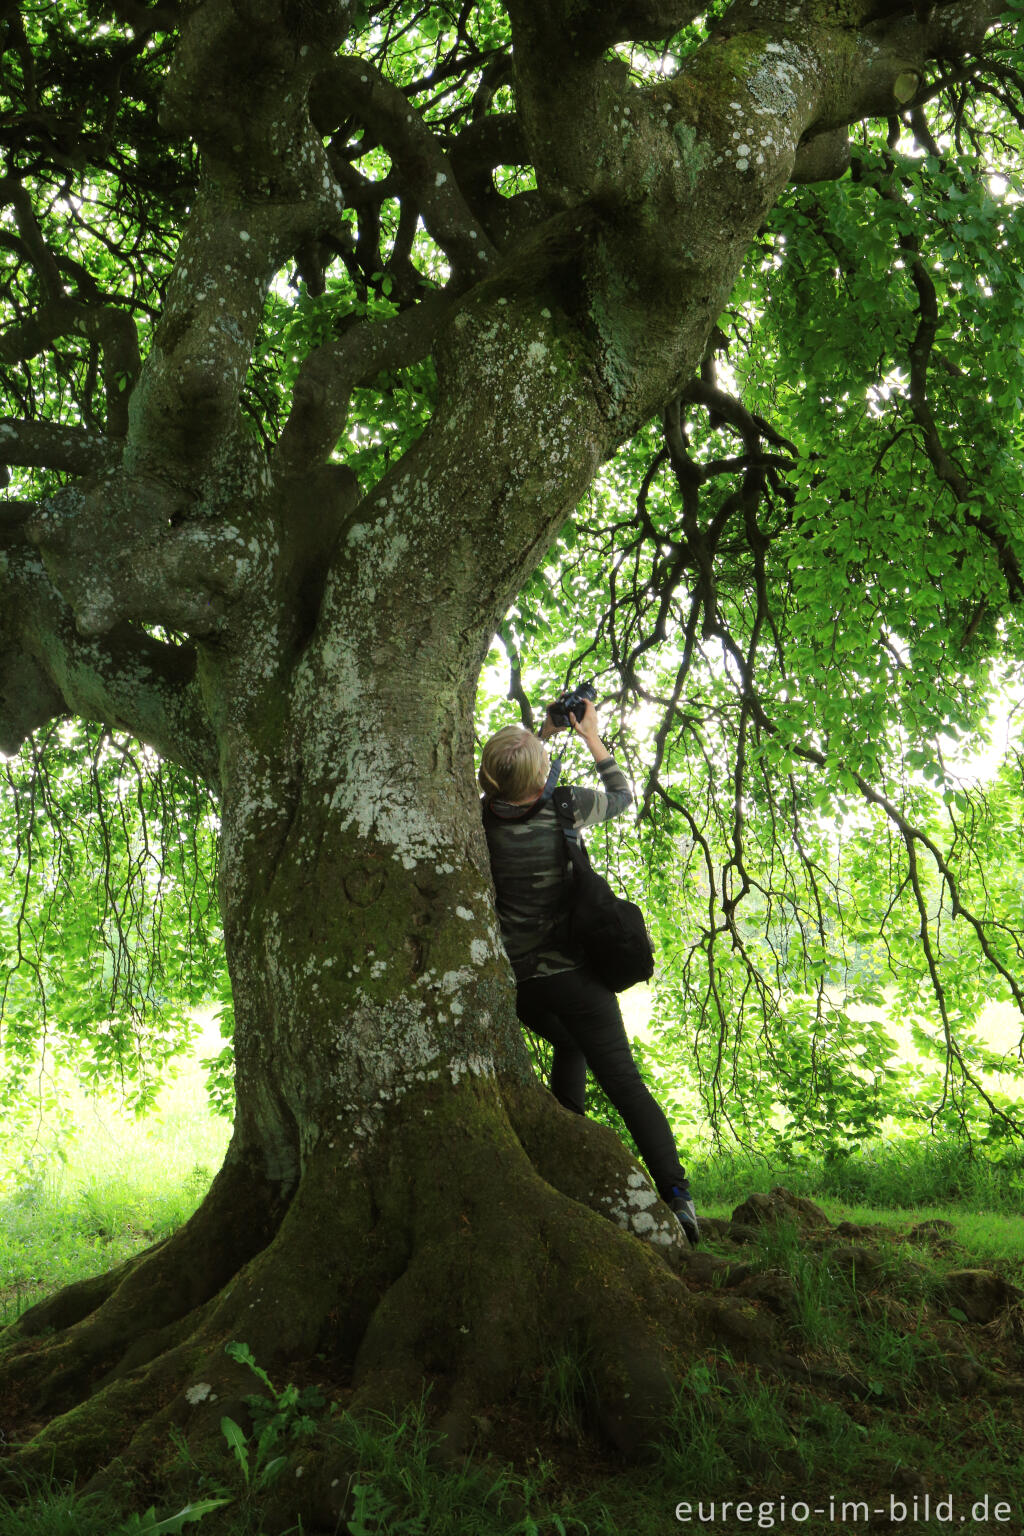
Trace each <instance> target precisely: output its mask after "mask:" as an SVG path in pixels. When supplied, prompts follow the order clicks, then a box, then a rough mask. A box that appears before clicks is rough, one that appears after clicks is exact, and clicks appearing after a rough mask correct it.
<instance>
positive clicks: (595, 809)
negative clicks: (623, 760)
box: [572, 757, 633, 828]
mask: <svg viewBox="0 0 1024 1536" xmlns="http://www.w3.org/2000/svg"><path fill="white" fill-rule="evenodd" d="M596 767H597V771H598V773H599V774H600V775H601V782H602V784H603V785H604V789H603V790H601V789H580V788H579V787H578V786H577V785H575V784H574V785H573V788H572V804H573V813H574V814H573V821H572V824H573V826H574V827H580V828H581V827H596V826H599V825H600V823H601V822H602V821H611V820H613V818H614V817H616V816H621V815H622V813H623V811H627V810H628V809H629V807H630V806H631V805H632V804H633V791H632V790H631V789H630V787H629V782H628V780H627V778H626V775H625V774H624V773H623V771H622V769H621V768H620V767H619V765H618V763H617V762H616V761H615V759H614V758H613V757H606V758H604V759H603V761H602V762H600V763H598V764H597V765H596Z"/></svg>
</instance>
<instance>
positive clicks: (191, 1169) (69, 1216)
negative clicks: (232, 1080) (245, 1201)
mask: <svg viewBox="0 0 1024 1536" xmlns="http://www.w3.org/2000/svg"><path fill="white" fill-rule="evenodd" d="M67 1095H68V1108H69V1110H70V1114H71V1118H72V1120H73V1123H74V1124H75V1125H76V1126H77V1127H78V1130H77V1133H76V1134H75V1136H74V1137H73V1138H71V1139H70V1140H68V1139H66V1138H64V1137H62V1136H61V1134H60V1131H59V1129H58V1128H57V1127H56V1126H55V1125H54V1124H52V1123H47V1122H45V1121H44V1122H43V1124H42V1125H41V1126H40V1128H39V1131H38V1133H37V1135H36V1137H35V1139H34V1141H33V1143H32V1144H31V1146H29V1147H21V1148H13V1149H9V1151H8V1153H7V1156H6V1159H5V1160H3V1161H0V1190H3V1191H5V1193H4V1194H2V1195H0V1326H2V1325H3V1324H4V1323H8V1322H11V1321H12V1320H13V1319H14V1318H15V1317H17V1316H19V1315H20V1313H21V1312H23V1311H24V1310H25V1308H26V1307H28V1306H31V1305H32V1303H33V1302H34V1301H37V1300H39V1299H40V1298H41V1297H42V1296H44V1295H46V1294H47V1293H48V1292H49V1291H53V1290H56V1289H57V1288H58V1287H59V1286H62V1285H66V1284H68V1283H69V1282H70V1281H72V1280H79V1279H83V1278H85V1277H86V1276H88V1275H93V1274H98V1273H100V1272H101V1271H103V1270H106V1269H111V1268H113V1266H114V1265H115V1264H117V1263H119V1262H120V1261H121V1260H122V1259H124V1258H127V1257H128V1256H129V1255H131V1254H133V1253H137V1252H138V1251H139V1249H140V1248H144V1247H146V1246H148V1244H150V1243H152V1242H156V1241H158V1240H159V1239H160V1238H162V1237H166V1236H167V1235H168V1234H169V1233H170V1232H173V1231H174V1229H175V1228H176V1227H178V1226H180V1225H181V1223H182V1222H183V1221H185V1220H187V1218H188V1217H189V1216H190V1215H191V1214H192V1212H193V1211H194V1210H195V1208H196V1206H197V1205H198V1204H199V1202H200V1201H201V1200H202V1198H203V1196H204V1195H205V1193H206V1191H207V1189H208V1188H209V1185H210V1181H211V1180H212V1178H213V1175H214V1174H215V1173H216V1171H217V1169H218V1168H219V1167H220V1164H221V1162H222V1160H223V1157H224V1150H225V1148H226V1146H227V1141H228V1136H229V1134H230V1127H229V1125H228V1123H227V1121H225V1120H223V1119H222V1118H220V1117H218V1116H216V1115H213V1114H211V1113H210V1112H209V1110H208V1108H207V1105H206V1097H205V1087H204V1079H203V1073H202V1069H201V1068H200V1066H199V1065H198V1061H197V1060H192V1061H190V1062H187V1063H186V1064H185V1065H184V1067H183V1069H182V1071H181V1072H180V1074H179V1076H178V1077H177V1079H176V1080H175V1081H174V1082H173V1083H171V1084H170V1085H169V1086H168V1087H167V1088H166V1089H165V1090H164V1092H163V1093H162V1094H161V1095H160V1098H159V1101H158V1107H157V1110H156V1112H155V1113H154V1114H151V1115H149V1116H147V1117H146V1118H145V1119H137V1118H136V1117H135V1116H134V1115H130V1114H124V1113H122V1112H121V1111H120V1110H119V1109H118V1107H117V1104H116V1102H114V1101H113V1100H112V1099H111V1098H95V1097H91V1096H89V1095H87V1094H85V1093H83V1092H82V1091H81V1090H80V1089H77V1088H75V1087H73V1086H69V1087H68V1088H67Z"/></svg>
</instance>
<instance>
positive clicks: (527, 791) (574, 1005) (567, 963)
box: [478, 688, 700, 1244]
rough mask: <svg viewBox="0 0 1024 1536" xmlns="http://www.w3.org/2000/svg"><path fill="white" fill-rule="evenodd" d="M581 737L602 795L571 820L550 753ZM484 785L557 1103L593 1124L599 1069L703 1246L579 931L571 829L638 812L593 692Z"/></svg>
mask: <svg viewBox="0 0 1024 1536" xmlns="http://www.w3.org/2000/svg"><path fill="white" fill-rule="evenodd" d="M570 728H571V729H572V730H573V731H574V732H575V733H576V735H577V736H579V737H580V738H581V739H582V741H583V742H584V743H585V744H586V747H587V749H588V751H589V752H590V755H591V757H592V758H593V760H594V767H595V769H596V771H597V773H598V775H599V777H600V780H601V786H602V787H601V788H600V789H590V788H586V787H583V786H580V785H573V786H571V787H570V788H569V789H568V791H567V792H566V791H565V790H563V791H561V792H560V793H559V800H560V806H561V814H560V811H559V809H558V808H556V803H555V799H554V794H555V791H554V784H555V781H556V780H557V777H558V773H559V770H560V768H561V761H560V759H558V758H556V759H555V760H554V763H552V759H551V758H550V756H549V754H548V750H547V746H546V743H547V742H548V741H550V739H551V738H552V737H553V736H554V735H556V734H557V732H558V731H559V730H565V729H570ZM478 777H479V782H480V787H481V789H482V790H483V793H484V802H483V810H484V830H485V832H486V835H487V846H488V851H489V853H490V859H491V873H492V876H493V878H494V889H495V895H496V903H497V911H498V922H499V924H500V927H501V936H502V940H503V942H504V945H505V950H506V953H507V954H508V957H509V960H510V962H511V965H512V970H513V973H514V975H515V978H516V1012H517V1014H518V1016H519V1020H520V1022H521V1023H522V1024H523V1025H524V1026H525V1027H526V1028H527V1029H528V1030H530V1031H532V1033H534V1034H535V1035H539V1036H540V1037H541V1039H543V1040H546V1041H548V1043H549V1044H550V1045H551V1046H552V1047H553V1055H552V1062H551V1081H550V1087H551V1092H552V1093H553V1094H554V1095H555V1097H556V1098H557V1099H558V1101H559V1103H560V1104H562V1105H564V1106H565V1108H566V1109H569V1110H572V1111H573V1113H574V1114H578V1115H582V1114H583V1113H584V1112H585V1110H584V1105H585V1092H586V1077H587V1069H588V1067H589V1069H590V1071H591V1072H592V1073H593V1075H594V1077H595V1078H596V1079H597V1082H598V1083H599V1084H600V1086H601V1088H602V1089H603V1090H604V1092H605V1094H606V1095H607V1097H608V1099H609V1100H610V1101H611V1103H612V1104H613V1105H614V1106H615V1108H616V1109H617V1110H618V1112H619V1114H620V1115H621V1116H622V1119H623V1121H624V1122H625V1124H626V1126H627V1128H628V1130H629V1133H630V1135H631V1136H632V1138H633V1140H634V1141H635V1143H636V1145H637V1148H638V1149H639V1152H640V1156H641V1158H642V1159H643V1161H644V1163H645V1164H646V1165H647V1169H648V1172H649V1173H650V1175H651V1178H652V1180H653V1182H654V1185H655V1188H656V1189H657V1191H658V1194H659V1195H660V1196H661V1198H662V1199H663V1200H664V1201H666V1203H667V1204H668V1205H669V1206H670V1207H671V1208H672V1210H673V1211H674V1212H675V1214H676V1216H677V1217H678V1219H679V1222H680V1225H681V1226H682V1229H683V1232H684V1234H685V1235H686V1237H687V1239H688V1240H689V1242H690V1243H691V1244H696V1243H697V1242H698V1241H699V1240H700V1228H699V1225H698V1222H697V1215H696V1211H695V1209H694V1204H693V1199H692V1196H691V1194H690V1188H689V1184H688V1182H687V1178H686V1173H685V1170H684V1169H683V1166H682V1163H681V1162H680V1160H679V1154H678V1151H677V1149H676V1145H675V1139H674V1137H673V1135H672V1130H671V1127H670V1126H669V1123H668V1120H667V1119H666V1117H665V1114H664V1111H663V1110H662V1109H661V1107H660V1105H659V1104H658V1103H657V1101H656V1100H655V1098H654V1096H653V1094H652V1093H651V1091H650V1089H649V1088H648V1087H647V1085H646V1083H644V1081H643V1079H642V1077H641V1076H640V1072H639V1069H638V1067H637V1064H636V1062H635V1060H634V1058H633V1053H632V1051H631V1050H630V1046H629V1040H628V1039H627V1037H626V1031H625V1027H624V1025H623V1022H622V1013H621V1011H620V1009H619V1003H618V999H617V997H616V995H615V993H614V992H613V991H612V990H611V988H610V987H608V986H606V985H605V984H604V983H603V982H602V981H601V980H600V978H599V977H598V976H597V975H595V974H594V972H593V970H592V968H591V967H590V966H588V965H587V964H586V963H585V961H584V960H583V959H582V957H581V955H580V953H579V952H578V950H576V948H575V946H574V944H573V941H572V938H571V935H570V931H569V927H570V923H569V920H570V912H571V900H572V880H571V874H572V872H571V869H570V867H569V857H568V853H567V847H566V828H567V827H568V826H569V824H570V822H571V828H572V832H573V834H575V833H578V832H580V831H582V830H583V829H585V828H586V827H594V826H599V825H600V824H601V823H602V822H605V821H611V820H612V819H613V818H614V817H616V816H621V815H622V813H623V812H624V811H625V810H627V809H628V808H629V806H630V805H631V804H632V803H633V794H632V791H631V790H630V787H629V784H628V782H627V780H626V776H625V774H624V773H623V772H622V769H621V768H620V767H619V766H618V764H617V763H616V762H615V759H614V757H613V756H612V754H611V753H610V752H609V751H608V748H607V747H606V746H605V743H604V742H603V741H602V739H601V736H600V733H599V730H598V721H597V711H596V710H595V708H594V703H593V692H592V690H591V689H590V688H583V689H580V690H578V691H576V692H574V693H570V694H565V695H563V697H562V699H560V700H558V701H556V703H555V704H553V705H549V706H548V709H547V712H546V714H545V718H544V723H543V725H542V727H541V730H540V733H539V735H537V736H535V735H534V734H533V733H532V732H531V731H528V730H526V729H525V727H523V726H521V725H508V726H504V727H503V728H502V729H501V730H500V731H497V732H496V733H495V735H493V736H492V737H491V738H490V740H489V741H488V742H486V744H485V746H484V749H483V754H482V756H481V761H480V772H479V776H478Z"/></svg>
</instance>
